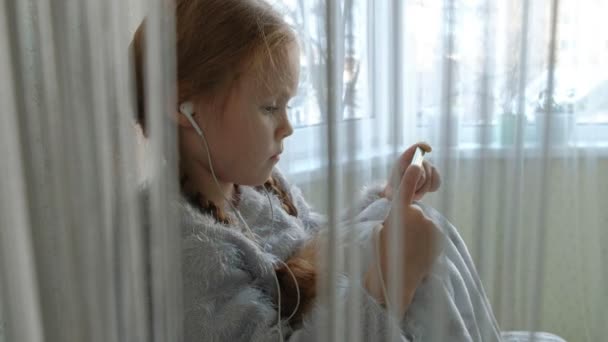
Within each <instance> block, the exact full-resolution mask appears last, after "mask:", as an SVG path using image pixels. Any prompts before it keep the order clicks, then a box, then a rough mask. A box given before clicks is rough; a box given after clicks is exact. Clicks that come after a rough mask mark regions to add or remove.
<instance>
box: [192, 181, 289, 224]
mask: <svg viewBox="0 0 608 342" xmlns="http://www.w3.org/2000/svg"><path fill="white" fill-rule="evenodd" d="M186 181H187V177H182V179H181V180H180V183H181V184H182V186H183V185H184V183H185V182H186ZM264 188H265V189H266V190H267V191H269V192H272V193H274V194H275V195H276V196H277V197H278V198H279V200H280V201H281V207H282V208H283V210H285V212H287V213H288V214H289V215H291V216H298V210H297V209H296V206H295V205H294V204H293V201H292V200H291V197H290V196H289V194H288V193H287V191H285V189H283V188H282V187H281V186H280V184H279V183H278V182H277V181H276V180H275V179H274V178H273V177H272V176H271V177H270V178H268V180H267V181H266V182H265V183H264ZM234 190H235V191H234V195H235V198H234V201H235V203H238V202H239V201H240V195H241V192H240V188H239V187H238V185H236V184H235V185H234ZM189 200H190V202H191V204H193V205H194V206H195V207H196V208H198V209H199V210H200V211H201V212H202V213H205V214H210V215H211V216H213V218H215V220H216V221H218V222H220V223H223V224H226V225H230V224H233V223H234V220H233V219H232V218H231V217H230V216H228V215H227V214H226V213H225V212H224V210H223V209H222V208H220V207H218V206H217V205H215V203H213V202H211V201H209V200H207V199H204V198H203V197H202V195H201V194H200V193H198V192H197V193H196V194H194V196H191V197H190V198H189Z"/></svg>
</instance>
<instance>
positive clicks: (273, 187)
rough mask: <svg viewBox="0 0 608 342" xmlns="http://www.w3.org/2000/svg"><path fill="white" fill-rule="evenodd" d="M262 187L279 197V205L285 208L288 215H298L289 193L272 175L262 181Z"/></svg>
mask: <svg viewBox="0 0 608 342" xmlns="http://www.w3.org/2000/svg"><path fill="white" fill-rule="evenodd" d="M264 188H266V190H268V191H271V192H273V193H274V194H275V195H277V197H279V200H280V201H281V207H283V210H285V211H286V212H287V213H288V214H289V215H291V216H298V210H297V209H296V207H295V205H293V201H292V200H291V198H290V197H289V194H288V193H287V191H285V189H283V188H282V187H281V186H280V185H279V184H278V182H277V181H276V180H275V179H274V178H273V177H272V176H270V178H268V180H267V181H266V182H265V183H264Z"/></svg>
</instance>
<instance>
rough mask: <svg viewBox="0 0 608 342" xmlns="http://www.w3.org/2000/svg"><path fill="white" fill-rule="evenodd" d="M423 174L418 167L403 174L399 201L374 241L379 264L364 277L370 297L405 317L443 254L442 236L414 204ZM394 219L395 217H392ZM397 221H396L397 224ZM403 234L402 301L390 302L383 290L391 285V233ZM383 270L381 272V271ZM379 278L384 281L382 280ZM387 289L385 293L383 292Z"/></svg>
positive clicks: (401, 256) (394, 205) (400, 251)
mask: <svg viewBox="0 0 608 342" xmlns="http://www.w3.org/2000/svg"><path fill="white" fill-rule="evenodd" d="M422 174H423V171H422V168H420V167H419V166H417V165H410V166H409V167H408V168H407V170H406V172H405V173H404V175H403V177H402V180H401V185H400V188H399V190H398V196H397V198H395V199H393V202H392V207H391V211H390V213H389V215H388V217H387V218H386V220H385V221H384V224H383V227H382V228H381V229H380V231H379V233H378V234H376V236H375V237H374V238H375V239H378V240H379V241H378V240H377V241H374V243H375V244H376V245H375V247H376V249H377V250H378V252H377V253H376V256H375V257H377V258H379V260H375V261H376V262H374V263H372V265H371V266H370V268H369V269H368V271H367V273H366V275H365V287H366V288H367V290H368V291H369V293H370V294H371V295H372V296H373V297H375V298H376V299H377V300H378V301H379V302H381V303H387V302H388V304H389V305H395V306H396V307H397V308H396V309H397V312H398V313H399V314H401V315H404V314H405V312H406V311H407V308H408V306H409V304H410V303H411V301H412V298H413V297H414V292H415V291H416V288H417V287H418V285H419V284H420V282H421V281H422V280H423V279H424V277H426V276H427V275H428V274H429V272H430V270H431V267H432V265H433V263H434V262H435V259H436V258H437V256H438V255H439V252H440V243H439V241H440V240H439V239H440V233H439V230H438V228H437V227H436V226H435V224H434V223H433V221H432V220H430V219H429V218H428V217H426V216H425V215H424V213H423V212H422V210H421V209H420V207H418V206H416V205H415V204H413V201H414V198H415V194H416V185H417V184H418V183H419V179H420V178H421V177H422ZM393 215H395V216H396V217H393ZM395 219H396V220H395ZM394 229H400V230H401V243H400V248H399V250H398V251H396V252H397V253H396V254H397V259H398V260H401V261H402V262H401V264H400V265H399V266H400V267H401V269H400V271H401V272H400V273H401V279H398V283H399V284H401V297H400V298H397V299H396V300H393V299H391V301H387V299H386V298H385V293H384V289H386V284H388V279H387V278H388V277H387V275H388V274H391V270H390V269H389V268H388V266H389V258H390V257H391V255H389V253H388V245H389V239H390V238H391V236H392V234H391V230H394ZM378 267H379V268H380V271H381V272H379V270H378ZM380 274H381V275H382V278H380ZM383 287H384V289H383Z"/></svg>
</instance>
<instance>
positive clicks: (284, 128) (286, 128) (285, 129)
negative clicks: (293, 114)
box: [277, 113, 293, 139]
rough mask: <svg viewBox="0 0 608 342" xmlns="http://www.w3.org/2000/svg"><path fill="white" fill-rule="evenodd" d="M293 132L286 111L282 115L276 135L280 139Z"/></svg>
mask: <svg viewBox="0 0 608 342" xmlns="http://www.w3.org/2000/svg"><path fill="white" fill-rule="evenodd" d="M292 134H293V127H292V126H291V122H290V121H289V117H288V116H287V113H285V115H283V120H281V124H280V125H279V127H278V129H277V135H278V137H279V138H280V139H284V138H287V137H288V136H290V135H292Z"/></svg>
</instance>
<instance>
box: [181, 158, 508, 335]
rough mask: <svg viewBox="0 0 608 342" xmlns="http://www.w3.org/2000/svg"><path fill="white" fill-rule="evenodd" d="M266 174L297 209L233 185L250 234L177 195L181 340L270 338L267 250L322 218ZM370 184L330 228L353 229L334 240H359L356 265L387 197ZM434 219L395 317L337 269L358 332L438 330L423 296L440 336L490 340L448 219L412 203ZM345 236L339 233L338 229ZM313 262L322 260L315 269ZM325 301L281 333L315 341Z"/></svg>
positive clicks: (286, 244)
mask: <svg viewBox="0 0 608 342" xmlns="http://www.w3.org/2000/svg"><path fill="white" fill-rule="evenodd" d="M274 176H275V178H276V179H277V180H278V181H279V182H280V183H281V185H282V186H283V187H284V188H285V189H287V190H288V192H289V194H290V195H291V196H292V199H293V201H294V204H295V205H296V207H297V209H298V217H292V216H290V215H288V214H287V213H286V212H285V211H283V210H282V209H281V206H280V202H279V199H278V198H277V197H276V196H274V195H271V203H272V205H273V206H274V210H273V211H274V217H273V218H272V219H271V217H270V215H271V210H270V208H269V205H270V204H269V202H268V199H267V197H266V195H265V193H264V192H263V191H260V190H257V189H255V188H252V187H246V186H243V187H241V200H240V202H239V204H238V209H239V211H240V212H241V214H242V216H243V218H244V219H245V221H246V222H247V224H248V225H249V227H250V228H251V229H252V230H253V231H254V232H255V233H256V234H257V235H258V236H259V242H258V243H257V244H256V243H253V242H252V241H251V239H249V238H247V237H245V235H244V234H243V232H244V229H245V228H244V226H243V224H242V223H240V222H239V221H238V220H236V218H235V220H234V222H237V224H234V225H232V226H228V225H223V224H219V223H217V222H215V220H214V219H213V218H212V217H211V216H209V215H205V214H202V213H200V212H199V211H198V210H197V209H195V208H193V207H192V206H191V205H190V204H188V202H187V201H186V200H182V202H181V203H180V204H179V208H180V211H181V213H180V216H181V221H182V226H181V229H182V236H183V273H184V305H185V323H184V327H185V340H186V341H188V342H190V341H276V340H278V333H277V329H276V321H277V312H276V309H275V305H274V304H273V302H272V300H271V299H272V298H273V297H274V296H275V295H276V291H277V290H276V284H275V282H274V278H273V276H272V272H273V264H274V262H275V260H276V259H277V258H279V259H281V260H286V259H287V258H288V257H289V256H290V255H292V254H293V253H294V252H295V251H296V250H297V249H298V247H300V246H301V245H302V244H303V243H304V242H305V241H306V240H308V239H309V238H311V236H313V235H314V234H323V233H324V231H325V230H324V227H326V225H325V221H324V219H323V217H322V216H320V215H317V214H315V213H314V212H313V211H311V209H310V207H309V206H308V204H307V203H306V201H305V200H304V199H303V197H302V195H301V192H300V190H299V189H298V188H297V187H295V186H291V185H290V184H289V183H288V182H287V181H286V180H285V179H284V178H283V176H282V175H281V173H280V172H279V171H278V170H275V171H274ZM379 190H380V188H379V187H377V186H376V187H371V188H368V189H366V190H364V191H363V194H362V196H361V197H362V198H361V199H360V201H359V203H358V204H357V205H356V206H355V207H354V208H353V209H352V210H350V211H349V212H347V213H346V214H345V215H344V217H343V218H344V221H343V222H342V223H341V224H340V228H339V229H340V230H339V231H340V233H341V234H340V236H342V237H344V236H346V232H348V231H351V232H356V236H357V239H356V242H355V243H354V245H353V243H351V244H350V245H348V244H346V242H342V243H341V244H340V246H339V248H351V247H355V248H360V250H361V251H362V255H361V256H362V259H361V260H360V262H363V263H364V265H366V264H367V263H368V262H369V261H370V260H371V253H372V245H371V240H370V237H371V232H372V230H373V227H374V226H376V225H377V224H378V223H380V222H382V221H383V219H384V217H385V216H386V214H387V212H388V209H389V206H390V203H389V202H388V201H387V200H386V199H383V198H380V197H379V196H378V195H377V194H378V192H379ZM421 207H423V209H424V210H425V211H426V213H427V214H428V215H429V216H430V217H432V218H433V219H434V220H435V222H437V224H438V225H439V226H440V227H441V229H442V231H443V232H444V236H445V249H444V253H443V254H442V255H441V256H440V257H439V260H438V262H437V265H436V267H435V269H434V270H433V273H432V275H431V276H430V277H429V278H428V279H427V280H426V281H425V282H424V283H423V284H422V285H421V286H420V288H419V289H418V291H417V292H416V296H415V298H414V301H413V303H412V305H411V307H410V309H409V311H408V315H407V317H406V318H405V319H404V320H403V321H402V322H397V321H396V320H394V319H392V318H391V317H389V316H388V315H387V314H386V312H385V310H384V309H383V308H382V307H381V306H379V305H378V303H377V302H376V301H374V300H373V299H372V298H371V297H370V296H369V295H367V293H366V292H365V290H364V289H363V287H362V281H361V279H355V278H354V277H351V276H349V275H347V274H343V275H340V288H339V289H338V293H339V298H340V300H339V302H340V308H341V309H345V308H347V307H348V306H349V305H352V303H349V299H350V298H352V295H349V293H350V291H356V295H357V296H358V298H359V300H360V303H361V307H360V310H361V312H362V313H363V314H362V325H361V328H362V329H361V331H362V334H363V336H362V338H363V340H365V341H377V340H383V339H384V338H386V336H387V334H388V331H387V328H388V327H389V326H391V325H395V324H399V328H397V329H401V331H402V332H403V334H402V336H400V338H399V340H400V341H403V340H412V339H413V340H424V339H425V337H430V336H432V333H433V332H436V331H441V329H438V327H437V326H436V324H437V321H436V319H433V317H432V315H433V314H436V312H435V311H433V310H432V306H431V303H433V300H434V301H435V302H434V303H436V308H437V309H438V310H439V312H441V313H442V314H443V315H444V318H445V322H446V323H447V325H446V326H445V329H444V331H445V333H446V334H447V335H446V336H445V337H446V338H448V340H449V341H482V340H483V341H498V340H500V332H499V330H498V326H497V324H496V321H495V319H494V316H493V314H492V311H491V308H490V306H489V303H488V301H487V298H486V296H485V294H484V292H483V288H482V286H481V283H480V281H479V277H478V276H477V274H476V272H475V269H474V266H473V264H472V262H471V259H470V256H469V254H468V252H467V250H466V247H465V246H464V243H463V242H462V240H461V239H460V236H459V235H458V233H457V231H456V229H455V228H454V227H453V226H452V225H451V224H449V222H447V221H446V220H445V219H444V218H443V217H441V215H439V213H437V212H436V211H434V210H433V209H432V208H427V207H425V206H423V205H421ZM341 241H346V239H341ZM319 271H320V272H323V270H319ZM432 295H433V296H439V297H435V298H432V297H431V296H432ZM328 314H329V312H328V308H326V307H325V306H324V305H323V304H320V303H316V304H315V305H314V307H313V309H312V310H311V311H310V312H309V313H308V314H307V315H306V316H305V319H304V323H303V326H302V327H301V328H300V329H298V330H295V331H294V330H292V329H291V328H290V327H289V325H288V324H287V323H286V322H284V324H283V332H284V335H285V336H286V337H287V338H288V339H289V340H290V341H316V340H318V337H317V333H318V332H319V331H322V330H323V329H325V328H326V326H325V325H326V324H328V323H327V322H328V321H329V319H328Z"/></svg>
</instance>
